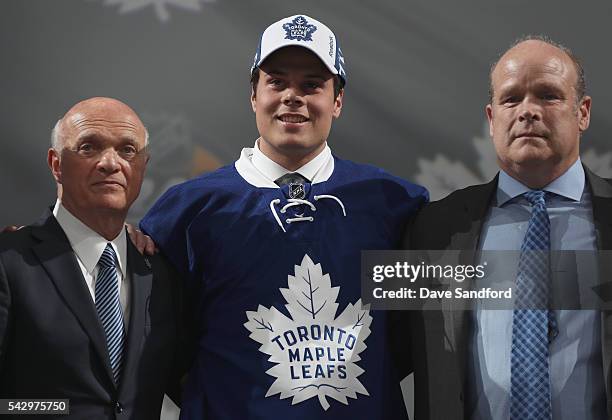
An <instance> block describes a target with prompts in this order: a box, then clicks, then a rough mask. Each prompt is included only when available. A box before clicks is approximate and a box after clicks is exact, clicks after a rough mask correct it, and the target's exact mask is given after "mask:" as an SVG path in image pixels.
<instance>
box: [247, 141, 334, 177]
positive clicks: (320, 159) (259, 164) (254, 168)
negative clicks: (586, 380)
mask: <svg viewBox="0 0 612 420" xmlns="http://www.w3.org/2000/svg"><path fill="white" fill-rule="evenodd" d="M235 167H236V170H237V171H238V173H239V174H240V175H241V176H242V177H243V178H244V179H245V180H246V181H247V182H248V183H249V184H251V185H253V186H255V187H258V188H262V187H266V188H280V187H279V186H278V185H276V184H275V183H274V181H275V180H277V179H278V178H280V177H281V176H283V175H285V174H288V173H294V172H297V173H299V174H300V175H302V176H303V177H304V178H306V179H308V181H310V182H311V183H312V184H317V183H319V182H324V181H327V180H328V179H329V177H330V176H331V174H332V173H333V172H334V157H333V156H332V153H331V150H330V148H329V146H328V145H327V143H325V147H324V148H323V150H322V151H321V153H319V154H318V155H317V156H315V157H314V158H313V159H312V160H310V162H308V163H306V164H305V165H304V166H302V167H300V168H298V169H297V170H295V171H290V170H289V169H287V168H284V167H282V166H281V165H279V164H278V163H276V162H274V161H273V160H272V159H270V158H269V157H267V156H266V155H264V154H263V153H262V151H261V150H260V149H259V139H257V140H255V145H254V146H253V147H252V148H251V147H245V148H244V149H242V153H241V154H240V158H239V159H238V160H237V161H236V164H235Z"/></svg>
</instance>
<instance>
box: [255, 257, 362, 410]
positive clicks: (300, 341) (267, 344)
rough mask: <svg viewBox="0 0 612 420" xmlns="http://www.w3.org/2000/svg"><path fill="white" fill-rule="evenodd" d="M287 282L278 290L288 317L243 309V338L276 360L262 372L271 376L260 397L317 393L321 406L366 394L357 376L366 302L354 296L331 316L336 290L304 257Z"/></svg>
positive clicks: (301, 396)
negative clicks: (258, 344) (355, 299)
mask: <svg viewBox="0 0 612 420" xmlns="http://www.w3.org/2000/svg"><path fill="white" fill-rule="evenodd" d="M287 283H288V288H286V289H280V292H281V293H282V295H283V297H284V298H285V301H286V302H287V304H286V305H285V307H286V308H287V311H288V312H289V314H290V315H291V318H288V317H287V316H285V315H284V314H283V313H281V312H280V311H278V310H277V309H276V308H275V307H271V308H266V307H264V306H262V305H259V308H257V311H247V313H246V315H247V319H248V321H247V322H246V323H245V324H244V326H245V327H246V328H247V329H248V330H249V331H250V332H251V334H250V336H249V337H250V338H252V339H253V340H255V341H257V342H258V343H260V344H261V346H260V347H259V351H261V352H262V353H265V354H267V355H269V356H270V357H269V358H268V360H269V361H270V362H274V363H276V365H275V366H273V367H272V368H270V369H268V371H267V372H266V373H267V374H268V375H270V376H272V377H275V378H276V380H275V381H274V383H273V384H272V385H271V386H270V389H269V390H268V392H267V393H266V397H270V396H273V395H276V394H279V393H280V398H281V399H284V398H289V397H293V400H292V402H291V404H292V405H295V404H298V403H300V402H302V401H304V400H307V399H309V398H313V397H318V399H319V403H320V404H321V407H322V408H323V409H324V410H327V409H328V408H329V407H330V404H329V402H328V401H327V397H331V398H333V399H335V400H337V401H340V402H341V403H343V404H348V399H347V398H355V399H356V398H357V394H363V395H369V394H368V391H367V390H366V389H365V387H364V386H363V385H362V383H361V382H360V381H359V380H358V379H357V377H358V376H359V375H361V374H362V373H363V372H364V370H363V369H362V368H360V367H359V366H358V365H357V362H358V361H359V360H361V357H360V356H359V354H360V353H361V352H362V351H364V350H365V349H366V347H367V346H366V345H365V340H366V338H368V336H369V335H370V324H371V322H372V317H371V316H370V310H369V305H362V303H361V299H359V300H358V301H357V302H356V303H355V304H354V305H353V304H351V303H349V304H348V305H347V306H346V308H345V309H344V311H343V312H342V313H341V314H340V316H338V317H337V318H336V311H337V309H338V304H337V303H336V299H337V297H338V293H339V291H340V288H339V287H332V286H331V279H330V276H329V274H323V271H322V269H321V264H315V263H314V262H313V261H312V259H310V257H309V256H308V255H305V256H304V258H303V260H302V263H301V264H300V265H296V266H295V275H294V276H292V275H289V277H288V282H287Z"/></svg>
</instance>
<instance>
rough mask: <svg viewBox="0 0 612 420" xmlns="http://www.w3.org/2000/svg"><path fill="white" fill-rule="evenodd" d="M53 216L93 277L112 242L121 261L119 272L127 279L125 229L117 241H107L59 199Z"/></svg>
mask: <svg viewBox="0 0 612 420" xmlns="http://www.w3.org/2000/svg"><path fill="white" fill-rule="evenodd" d="M53 215H54V216H55V219H56V220H57V222H58V223H59V225H60V226H61V228H62V229H63V230H64V233H65V234H66V237H67V238H68V241H69V242H70V246H71V247H72V250H73V251H74V253H75V254H76V256H77V258H78V259H79V260H80V261H81V263H82V264H83V266H84V267H85V269H86V270H87V272H88V273H89V274H92V275H93V271H94V269H95V268H96V265H98V261H99V260H100V257H101V256H102V252H104V249H105V248H106V244H107V243H108V242H110V243H111V246H112V247H113V249H114V250H115V254H117V259H118V260H119V270H120V271H121V273H122V274H123V277H124V278H125V267H126V262H127V261H126V259H127V242H126V240H127V237H126V234H125V229H121V232H120V233H119V235H117V237H116V238H115V239H113V240H112V241H107V240H106V239H105V238H103V237H102V236H100V235H99V234H98V233H97V232H94V231H93V230H92V229H91V228H89V227H88V226H87V225H85V224H84V223H83V222H81V221H80V220H79V219H77V218H76V217H75V216H74V215H73V214H72V213H70V212H69V211H68V210H66V208H65V207H64V206H63V205H62V203H61V202H60V200H59V199H58V200H57V201H56V202H55V207H54V208H53Z"/></svg>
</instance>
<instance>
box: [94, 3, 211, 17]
mask: <svg viewBox="0 0 612 420" xmlns="http://www.w3.org/2000/svg"><path fill="white" fill-rule="evenodd" d="M213 1H215V0H105V1H104V4H105V5H110V6H115V5H119V13H121V14H124V13H130V12H134V11H136V10H140V9H144V8H145V7H147V6H153V9H154V10H155V14H156V15H157V18H158V19H159V20H161V21H162V22H166V21H168V19H170V13H169V12H168V8H167V6H168V5H172V6H176V7H180V8H182V9H185V10H189V11H193V12H199V11H200V10H201V9H202V8H201V5H200V4H201V3H211V2H213Z"/></svg>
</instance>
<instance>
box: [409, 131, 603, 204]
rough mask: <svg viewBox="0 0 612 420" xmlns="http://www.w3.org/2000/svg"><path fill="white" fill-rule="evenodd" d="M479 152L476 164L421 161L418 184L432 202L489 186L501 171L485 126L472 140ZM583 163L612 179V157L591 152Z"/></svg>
mask: <svg viewBox="0 0 612 420" xmlns="http://www.w3.org/2000/svg"><path fill="white" fill-rule="evenodd" d="M472 145H473V146H474V149H475V151H476V155H475V159H474V161H473V162H474V164H475V165H466V164H465V163H463V162H461V161H457V160H453V159H451V158H449V157H448V156H446V155H443V154H437V155H436V156H435V157H434V158H433V159H431V160H430V159H425V158H419V159H418V161H417V165H418V167H419V173H418V174H417V175H416V176H415V180H416V182H417V183H419V184H421V185H425V186H426V187H427V189H428V190H429V195H430V198H431V200H432V201H434V200H439V199H441V198H444V197H445V196H447V195H448V194H450V193H451V192H453V191H455V190H458V189H460V188H464V187H467V186H469V185H474V184H482V183H485V182H488V181H490V180H491V178H493V177H494V176H495V174H496V173H497V172H498V171H499V167H498V166H497V156H496V154H495V148H494V147H493V142H492V141H491V139H490V137H489V125H488V123H487V122H485V124H484V126H483V130H482V134H480V135H478V136H475V137H474V138H472ZM581 160H582V162H583V163H584V164H585V165H587V166H588V167H589V168H590V169H591V170H592V171H593V172H595V173H596V174H597V175H599V176H602V177H612V153H610V152H607V153H597V152H595V150H594V149H588V150H585V151H583V152H582V153H581Z"/></svg>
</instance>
